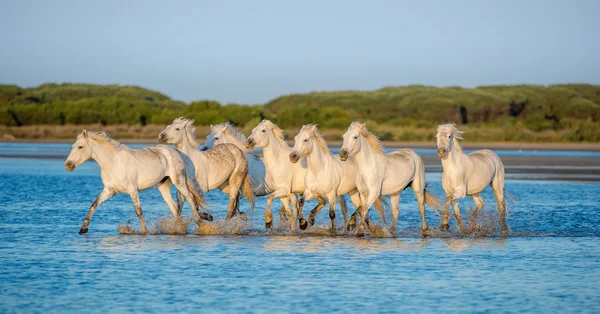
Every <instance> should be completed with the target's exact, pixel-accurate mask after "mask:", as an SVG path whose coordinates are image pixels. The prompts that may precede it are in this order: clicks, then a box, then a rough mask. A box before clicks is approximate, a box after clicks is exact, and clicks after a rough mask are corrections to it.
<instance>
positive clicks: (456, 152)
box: [442, 137, 467, 166]
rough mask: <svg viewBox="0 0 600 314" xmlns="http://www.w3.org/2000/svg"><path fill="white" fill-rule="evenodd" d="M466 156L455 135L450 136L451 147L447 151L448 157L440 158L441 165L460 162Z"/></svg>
mask: <svg viewBox="0 0 600 314" xmlns="http://www.w3.org/2000/svg"><path fill="white" fill-rule="evenodd" d="M466 158H467V154H465V152H464V151H463V150H462V147H461V146H460V143H458V140H457V139H456V137H452V149H451V150H450V151H449V152H448V158H446V159H442V166H444V165H447V166H450V165H456V164H460V163H462V162H463V160H464V159H466Z"/></svg>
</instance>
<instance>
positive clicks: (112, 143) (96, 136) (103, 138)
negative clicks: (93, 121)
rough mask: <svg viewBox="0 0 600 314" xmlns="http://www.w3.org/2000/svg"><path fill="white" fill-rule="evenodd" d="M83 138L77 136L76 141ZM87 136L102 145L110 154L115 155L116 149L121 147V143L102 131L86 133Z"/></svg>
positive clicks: (80, 135)
mask: <svg viewBox="0 0 600 314" xmlns="http://www.w3.org/2000/svg"><path fill="white" fill-rule="evenodd" d="M82 136H83V134H82V133H80V134H79V135H77V139H80V138H81V137H82ZM87 136H88V137H89V138H90V139H92V140H93V141H94V142H96V143H99V144H102V145H104V146H105V147H106V148H107V149H108V150H109V151H110V152H111V153H116V152H117V149H118V148H120V147H121V145H122V144H121V143H120V142H119V141H117V140H115V139H113V138H111V137H110V135H109V134H108V133H106V132H104V131H87Z"/></svg>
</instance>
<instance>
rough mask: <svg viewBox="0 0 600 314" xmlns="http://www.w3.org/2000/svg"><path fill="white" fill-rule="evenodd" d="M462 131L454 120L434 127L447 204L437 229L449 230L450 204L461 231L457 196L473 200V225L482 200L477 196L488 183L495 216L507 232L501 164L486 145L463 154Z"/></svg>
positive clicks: (471, 225) (471, 222) (503, 230)
mask: <svg viewBox="0 0 600 314" xmlns="http://www.w3.org/2000/svg"><path fill="white" fill-rule="evenodd" d="M462 134H463V132H462V131H459V130H458V129H457V128H456V126H455V125H454V124H444V125H440V126H438V128H437V134H436V138H437V147H438V149H437V152H438V155H439V157H440V158H441V159H442V167H443V169H444V173H443V175H442V187H443V188H444V191H445V192H446V196H447V197H446V204H445V207H444V215H443V217H442V225H441V226H440V230H442V231H445V230H448V220H449V218H450V215H449V214H448V207H449V206H450V204H452V207H453V208H454V215H455V216H456V221H457V222H458V227H459V229H460V232H461V233H464V231H465V230H464V228H463V223H462V219H461V217H460V210H459V208H458V203H457V200H459V199H461V198H463V197H465V196H467V195H470V196H471V197H473V200H474V201H475V206H476V208H475V211H473V213H472V214H471V220H470V224H469V227H470V228H471V230H473V229H474V228H475V223H476V220H477V214H478V213H479V212H480V211H481V209H482V208H483V206H484V205H485V203H484V202H483V200H482V199H481V196H479V193H481V191H483V190H484V189H485V188H486V187H487V186H491V187H492V190H493V191H494V195H495V197H496V202H497V204H498V216H499V220H500V227H501V229H502V235H507V234H508V228H507V226H506V219H505V210H506V203H505V202H504V164H502V160H500V157H498V155H496V153H494V152H492V151H491V150H488V149H482V150H478V151H475V152H472V153H470V154H468V155H467V154H465V153H464V152H463V150H462V147H461V146H460V144H459V143H458V140H459V139H462Z"/></svg>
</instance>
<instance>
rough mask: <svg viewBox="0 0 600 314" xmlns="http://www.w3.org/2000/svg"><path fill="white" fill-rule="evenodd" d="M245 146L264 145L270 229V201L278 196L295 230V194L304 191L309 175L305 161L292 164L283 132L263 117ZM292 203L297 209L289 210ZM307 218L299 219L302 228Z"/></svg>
mask: <svg viewBox="0 0 600 314" xmlns="http://www.w3.org/2000/svg"><path fill="white" fill-rule="evenodd" d="M246 147H247V148H248V149H252V148H255V147H256V148H262V149H263V155H264V158H263V160H264V163H265V167H266V170H267V171H266V175H265V184H266V186H267V189H268V190H269V191H272V192H271V193H270V194H269V196H268V197H267V206H266V209H265V225H266V227H267V228H270V227H271V226H272V224H273V214H272V213H271V203H272V202H273V199H275V198H279V199H280V201H281V203H282V204H283V207H284V208H285V211H286V212H287V215H288V217H289V218H290V219H289V222H290V228H291V229H292V230H293V231H295V230H296V220H295V219H296V218H295V217H296V215H295V214H296V212H298V211H301V204H298V201H297V199H296V195H295V194H302V193H304V190H305V186H304V176H305V175H306V162H305V161H303V162H301V163H297V164H292V163H291V162H289V157H288V156H289V154H290V152H291V150H292V149H291V148H290V147H289V146H288V144H287V143H286V142H285V139H284V136H283V131H282V130H281V129H280V128H279V127H278V126H277V125H275V124H274V123H273V122H271V121H269V120H262V121H261V122H260V123H259V124H258V125H257V126H256V127H255V128H254V129H253V130H252V134H250V136H249V137H248V139H247V140H246ZM290 202H291V203H292V206H293V207H294V211H292V210H291V209H290V205H289V204H290ZM306 226H307V222H306V220H301V221H300V229H302V230H304V229H306Z"/></svg>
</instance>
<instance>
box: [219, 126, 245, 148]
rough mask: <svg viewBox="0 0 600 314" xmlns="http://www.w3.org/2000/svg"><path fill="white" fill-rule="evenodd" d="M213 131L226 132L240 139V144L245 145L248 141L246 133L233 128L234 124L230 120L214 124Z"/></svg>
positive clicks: (237, 139)
mask: <svg viewBox="0 0 600 314" xmlns="http://www.w3.org/2000/svg"><path fill="white" fill-rule="evenodd" d="M211 130H212V131H216V132H223V133H224V134H228V135H230V137H232V138H233V139H234V140H236V141H238V142H239V143H238V144H240V145H244V143H245V142H246V135H244V133H242V132H240V131H237V130H236V129H234V128H233V125H232V124H231V123H229V121H227V122H224V123H219V124H217V125H213V126H212V127H211Z"/></svg>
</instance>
